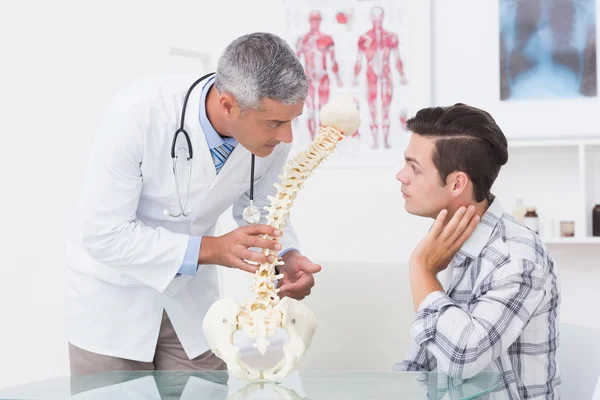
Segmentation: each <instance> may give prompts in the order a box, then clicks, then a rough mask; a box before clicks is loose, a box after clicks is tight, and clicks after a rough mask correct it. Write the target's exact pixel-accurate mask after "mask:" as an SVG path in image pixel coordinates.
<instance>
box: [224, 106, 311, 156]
mask: <svg viewBox="0 0 600 400" xmlns="http://www.w3.org/2000/svg"><path fill="white" fill-rule="evenodd" d="M261 103H262V107H261V108H260V109H259V110H255V109H251V110H248V111H246V112H244V113H242V114H240V112H239V108H237V112H236V113H235V115H233V116H232V118H231V123H232V125H233V126H232V134H233V137H234V138H235V139H236V140H237V141H238V142H239V143H240V144H241V145H242V146H244V147H245V148H246V149H248V150H249V151H250V152H251V153H253V154H255V155H256V156H257V157H267V156H268V155H270V154H271V153H272V152H273V150H274V149H275V147H276V146H277V145H278V144H279V143H281V142H283V143H291V141H292V138H293V135H292V120H293V119H294V118H296V117H298V116H299V115H300V114H302V109H303V108H304V101H301V102H298V103H296V104H293V105H290V106H286V105H284V104H282V103H280V102H278V101H275V100H271V99H263V100H262V101H261Z"/></svg>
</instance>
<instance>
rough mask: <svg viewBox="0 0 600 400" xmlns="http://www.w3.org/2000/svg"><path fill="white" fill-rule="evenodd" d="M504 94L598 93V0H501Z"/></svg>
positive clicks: (543, 96) (562, 95)
mask: <svg viewBox="0 0 600 400" xmlns="http://www.w3.org/2000/svg"><path fill="white" fill-rule="evenodd" d="M499 2H500V21H499V22H500V97H501V99H502V100H532V99H544V100H545V99H554V98H574V97H591V96H596V94H597V78H596V1H595V0H499Z"/></svg>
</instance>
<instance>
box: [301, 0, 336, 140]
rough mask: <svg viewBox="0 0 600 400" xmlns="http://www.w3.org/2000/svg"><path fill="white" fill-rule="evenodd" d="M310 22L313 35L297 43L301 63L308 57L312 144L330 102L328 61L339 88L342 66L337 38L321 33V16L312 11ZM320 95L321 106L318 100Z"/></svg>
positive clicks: (308, 100) (309, 123)
mask: <svg viewBox="0 0 600 400" xmlns="http://www.w3.org/2000/svg"><path fill="white" fill-rule="evenodd" d="M308 20H309V22H310V31H309V32H308V33H307V34H305V35H303V36H301V37H300V38H299V39H298V42H297V43H296V53H297V55H298V57H299V58H300V59H302V57H303V56H304V68H305V69H306V75H307V76H308V97H307V98H306V108H307V110H308V130H309V132H310V138H311V140H313V139H314V137H315V131H316V129H317V127H318V126H319V123H320V121H319V116H318V110H320V109H321V107H322V106H323V105H324V104H325V103H327V102H328V101H329V74H328V72H327V57H329V58H330V59H331V63H332V68H331V69H332V71H333V73H334V74H335V78H336V82H337V85H338V86H342V80H341V78H340V74H339V67H338V63H337V61H336V59H335V53H334V43H333V38H332V37H331V36H329V35H326V34H324V33H323V32H321V31H320V26H321V13H320V12H319V11H312V12H311V13H310V14H309V16H308ZM315 93H318V96H319V99H318V105H317V101H316V99H315V97H316V96H315Z"/></svg>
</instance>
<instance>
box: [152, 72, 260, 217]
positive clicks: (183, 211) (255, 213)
mask: <svg viewBox="0 0 600 400" xmlns="http://www.w3.org/2000/svg"><path fill="white" fill-rule="evenodd" d="M213 74H214V72H211V73H210V74H206V75H204V76H203V77H201V78H200V79H198V80H197V81H195V82H194V83H192V86H190V88H189V89H188V90H187V93H186V94H185V98H184V100H183V108H182V110H181V121H180V125H179V129H177V130H176V131H175V133H174V134H173V141H172V143H171V160H172V161H173V176H174V177H175V192H176V193H177V202H178V203H179V209H180V212H179V213H178V214H172V213H171V212H170V211H169V210H166V209H165V210H164V211H163V215H165V216H170V217H173V218H178V217H181V216H184V217H187V216H188V215H190V213H191V212H192V210H190V209H189V208H187V203H188V200H189V198H190V187H191V183H192V158H193V157H194V151H193V148H192V141H191V140H190V135H188V133H187V132H186V130H185V129H184V127H183V125H184V122H185V111H186V108H187V102H188V99H189V97H190V94H191V93H192V91H193V90H194V88H195V87H196V86H197V85H198V84H199V83H200V82H202V81H203V80H204V79H206V78H208V77H209V76H211V75H213ZM180 133H182V134H183V135H184V136H185V141H186V143H187V155H186V161H187V163H188V174H189V180H188V184H187V193H186V196H185V202H182V201H181V194H180V193H179V179H178V177H177V161H179V154H177V152H176V151H175V144H176V142H177V136H178V135H179V134H180ZM254 163H255V156H254V154H252V164H251V167H250V205H249V206H248V207H246V208H245V209H244V212H243V214H242V216H243V218H244V221H246V222H247V223H249V224H256V223H257V222H258V221H259V220H260V211H259V210H258V208H257V207H256V206H255V205H254Z"/></svg>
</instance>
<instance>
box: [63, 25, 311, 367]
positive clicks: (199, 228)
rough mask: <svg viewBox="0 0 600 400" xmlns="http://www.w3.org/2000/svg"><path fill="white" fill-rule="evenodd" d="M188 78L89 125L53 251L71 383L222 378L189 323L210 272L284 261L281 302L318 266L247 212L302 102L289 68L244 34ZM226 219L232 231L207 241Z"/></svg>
mask: <svg viewBox="0 0 600 400" xmlns="http://www.w3.org/2000/svg"><path fill="white" fill-rule="evenodd" d="M272 60H277V63H273V62H272ZM200 75H202V74H199V76H155V77H145V78H140V79H138V80H136V81H134V82H131V83H130V84H129V85H127V86H126V87H124V88H123V89H122V90H121V91H120V92H119V93H117V94H116V95H115V97H114V98H113V99H112V100H111V102H110V104H108V106H107V109H106V111H105V113H104V116H103V118H102V120H101V123H100V125H99V128H98V131H97V133H96V138H95V142H94V146H93V149H92V151H91V154H90V156H89V160H88V164H87V167H86V171H85V179H84V184H83V188H82V191H81V196H80V197H79V203H78V205H77V207H76V210H75V212H74V215H73V221H72V225H71V228H70V230H69V234H68V237H67V240H66V261H67V267H68V268H67V280H68V284H67V288H68V289H67V290H68V293H67V295H68V296H67V303H66V304H67V321H68V330H67V334H68V339H69V357H70V367H71V373H72V374H73V375H81V374H90V373H96V372H102V371H109V370H146V369H153V370H175V369H188V370H190V369H191V370H216V369H225V368H226V366H225V364H224V363H223V361H222V360H221V359H219V358H218V357H216V356H215V354H213V353H212V352H211V351H210V349H209V346H208V344H207V341H206V338H205V337H204V336H203V330H202V321H203V318H204V316H205V313H206V311H207V310H208V308H209V307H210V305H211V304H212V303H214V302H215V301H216V300H218V299H219V285H218V280H217V275H218V269H219V268H224V267H225V268H238V269H240V270H243V271H247V272H249V273H253V272H255V271H256V267H255V266H254V264H255V263H261V262H269V261H272V260H271V259H270V258H271V257H273V256H267V255H265V253H264V252H259V251H257V250H256V249H259V250H264V249H270V250H273V251H275V252H276V253H278V256H279V257H280V258H281V259H282V261H283V262H284V264H283V265H282V266H281V270H280V271H278V272H279V273H280V274H282V276H283V277H284V278H282V280H281V282H280V288H281V290H282V294H283V295H289V296H290V297H294V298H298V299H300V298H303V297H305V296H306V295H308V294H309V293H310V290H311V288H312V286H313V285H314V277H313V275H314V274H315V273H317V272H318V271H319V270H320V266H318V265H315V264H313V263H312V262H311V261H310V260H309V259H308V258H307V257H306V256H305V255H303V254H302V253H301V252H300V248H299V245H298V241H297V237H296V234H295V232H294V229H293V226H292V224H291V221H288V223H287V224H286V225H285V227H284V228H283V229H282V231H281V232H276V231H275V229H274V228H272V227H270V226H268V225H266V224H265V219H264V218H263V216H262V215H261V214H260V211H259V210H262V209H263V207H265V206H267V205H268V203H269V200H268V196H271V195H273V194H274V192H275V188H274V186H273V185H274V183H276V182H277V181H278V175H279V174H280V173H281V171H282V169H283V166H284V164H285V162H286V160H287V157H288V154H289V151H290V143H291V141H292V129H291V124H292V120H294V119H295V118H296V117H298V116H299V115H300V114H301V113H302V110H303V107H304V102H305V99H306V96H307V93H308V83H307V77H306V74H305V72H304V69H303V67H302V65H301V63H300V62H299V60H298V58H297V57H296V55H295V53H294V51H293V50H292V49H291V48H290V47H289V46H288V44H287V43H286V42H285V41H284V40H282V39H281V38H279V37H277V36H275V35H272V34H268V33H255V34H249V35H244V36H242V37H239V38H237V39H235V40H234V41H233V42H231V43H230V44H229V45H228V46H227V47H226V48H225V49H224V51H223V52H222V54H221V57H220V59H219V62H218V66H217V69H216V71H215V72H214V73H207V74H204V75H202V76H200ZM230 207H231V208H232V210H233V217H234V218H235V220H236V222H237V223H238V225H239V228H237V229H235V230H233V231H232V232H228V233H226V234H224V235H220V236H218V235H216V234H215V230H216V222H217V220H218V218H219V217H220V216H221V215H222V214H223V212H225V211H226V210H228V209H229V208H230ZM249 222H250V223H252V225H249ZM254 223H256V224H254ZM269 237H270V238H277V239H278V240H270V239H268V238H269Z"/></svg>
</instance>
